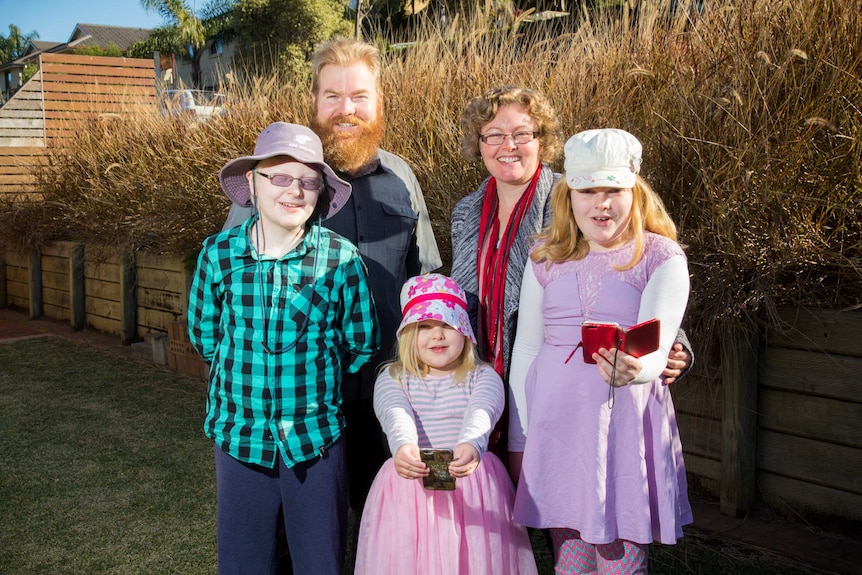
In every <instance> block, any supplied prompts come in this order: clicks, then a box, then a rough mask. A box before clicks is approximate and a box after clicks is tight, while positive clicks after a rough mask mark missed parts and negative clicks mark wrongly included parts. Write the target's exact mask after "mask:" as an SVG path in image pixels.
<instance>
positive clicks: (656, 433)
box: [509, 129, 692, 574]
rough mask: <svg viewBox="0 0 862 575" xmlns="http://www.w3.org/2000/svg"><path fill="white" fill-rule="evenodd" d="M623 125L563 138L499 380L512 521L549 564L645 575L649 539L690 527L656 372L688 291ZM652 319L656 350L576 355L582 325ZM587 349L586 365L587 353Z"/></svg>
mask: <svg viewBox="0 0 862 575" xmlns="http://www.w3.org/2000/svg"><path fill="white" fill-rule="evenodd" d="M641 152H642V147H641V144H640V142H638V140H637V139H636V138H635V137H634V136H633V135H631V134H629V133H628V132H625V131H623V130H615V129H603V130H588V131H586V132H581V133H579V134H576V135H575V136H573V137H572V138H570V139H569V141H568V142H566V145H565V178H563V179H560V180H559V181H558V182H557V183H556V184H555V186H554V189H553V191H552V192H551V194H552V198H551V202H552V209H553V219H552V222H551V224H550V225H549V226H548V228H546V230H545V231H544V232H543V233H542V234H541V236H540V238H539V241H538V242H537V244H536V246H535V247H534V249H533V250H532V251H531V254H530V264H529V265H528V266H527V268H526V269H525V272H524V278H523V283H522V287H521V295H520V307H519V317H518V327H517V336H516V339H515V345H514V348H513V357H512V372H511V376H510V385H511V398H510V399H511V404H510V409H511V411H512V417H511V419H510V427H509V430H510V431H509V433H510V436H509V449H510V466H511V467H512V468H513V469H512V471H514V473H518V475H517V476H518V477H519V480H518V490H517V496H516V499H515V510H514V517H515V521H517V522H518V523H521V524H523V525H527V526H529V527H537V528H548V529H549V530H550V534H551V539H552V541H553V548H554V560H555V569H556V571H555V572H556V573H558V574H564V573H596V572H598V573H605V574H617V573H626V574H628V573H646V572H647V553H648V549H649V544H650V543H652V542H653V541H658V542H660V543H665V544H671V543H675V542H676V540H677V538H679V537H681V536H682V526H683V525H686V524H688V523H691V520H692V518H691V507H690V505H689V503H688V496H687V486H686V480H685V467H684V465H683V459H682V445H681V443H680V440H679V432H678V429H677V426H676V417H675V414H674V407H673V401H672V400H671V396H670V392H669V390H668V387H667V386H666V385H664V384H663V383H662V380H661V379H660V377H659V376H660V374H661V372H662V369H663V368H664V366H665V364H666V362H667V358H668V351H669V350H670V349H671V346H672V345H673V340H674V338H675V337H676V333H677V329H678V328H679V326H680V323H681V321H682V317H683V314H684V312H685V308H686V304H687V301H688V293H689V276H688V266H687V262H686V257H685V254H684V253H683V250H682V248H681V247H680V246H679V244H677V242H676V227H675V226H674V224H673V222H672V221H671V219H670V217H669V216H668V214H667V212H666V210H665V208H664V206H663V204H662V202H661V200H660V198H659V197H658V195H657V194H656V193H655V192H654V191H653V190H652V189H651V188H650V186H649V185H648V184H647V183H646V181H644V180H643V178H641V177H640V176H639V175H638V170H639V168H640V163H641ZM654 318H658V320H659V322H660V333H659V338H658V339H659V343H658V350H657V351H654V352H652V353H647V354H646V355H642V356H641V357H634V355H629V354H628V353H626V352H625V351H622V350H619V349H616V348H615V347H613V346H611V347H610V349H606V348H601V349H599V350H598V352H597V353H592V354H589V356H588V357H584V354H582V353H581V352H580V351H579V352H578V353H576V354H573V353H572V351H573V350H574V349H576V348H578V347H579V345H580V344H579V342H580V341H581V327H582V325H583V324H584V323H585V322H588V321H592V322H609V323H617V324H619V325H620V326H621V327H623V328H628V327H630V326H633V325H635V324H638V323H641V322H644V321H646V320H650V319H654ZM588 359H592V361H594V362H596V364H595V365H593V364H592V363H587V360H588Z"/></svg>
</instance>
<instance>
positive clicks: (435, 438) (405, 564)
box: [355, 274, 536, 575]
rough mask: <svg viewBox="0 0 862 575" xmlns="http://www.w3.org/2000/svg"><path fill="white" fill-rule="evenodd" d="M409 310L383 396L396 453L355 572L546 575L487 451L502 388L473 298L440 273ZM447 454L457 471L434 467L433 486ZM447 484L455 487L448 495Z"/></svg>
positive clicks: (384, 473)
mask: <svg viewBox="0 0 862 575" xmlns="http://www.w3.org/2000/svg"><path fill="white" fill-rule="evenodd" d="M401 309H402V318H403V319H402V321H401V325H400V326H399V328H398V359H397V360H396V361H394V362H393V363H391V364H389V365H386V366H384V368H383V369H382V370H381V372H380V375H379V376H378V378H377V382H376V384H375V388H374V411H375V413H376V414H377V417H378V419H379V420H380V424H381V426H382V427H383V430H384V431H385V432H386V436H387V438H388V441H389V447H390V449H391V451H392V453H393V454H394V456H393V457H392V458H391V459H389V460H387V461H386V463H385V464H384V465H383V467H382V468H381V470H380V471H379V472H378V474H377V477H376V478H375V480H374V483H373V484H372V486H371V491H370V493H369V495H368V500H367V501H366V503H365V509H364V511H363V513H362V522H361V524H360V529H359V544H358V546H357V557H356V569H355V573H356V574H357V575H387V574H391V575H403V574H404V573H411V574H416V575H431V574H437V575H459V574H460V575H468V574H469V575H481V574H486V575H498V574H500V573H506V574H511V575H518V574H522V575H523V574H535V573H536V563H535V560H534V559H533V551H532V548H531V546H530V539H529V536H528V535H527V530H526V529H525V528H524V527H523V526H521V525H517V524H515V523H514V522H513V521H512V502H513V500H514V496H515V490H514V486H513V485H512V482H511V480H510V479H509V475H508V473H507V472H506V469H505V467H503V464H502V462H501V461H500V459H498V458H497V456H496V455H494V454H493V453H491V452H488V451H486V448H487V445H488V436H489V435H490V433H491V430H492V429H493V428H494V424H495V423H496V422H497V419H498V418H499V417H500V414H501V413H502V411H503V403H504V394H503V384H502V381H501V379H500V376H499V375H497V373H496V372H495V371H494V368H493V367H491V366H490V365H487V364H485V363H483V362H480V361H478V360H477V356H476V346H475V344H476V338H475V336H474V335H473V330H472V328H471V327H470V319H469V317H468V315H467V302H466V300H465V296H464V290H462V289H461V287H460V286H458V284H457V283H456V282H455V281H454V280H453V279H451V278H448V277H446V276H443V275H440V274H428V275H425V276H418V277H414V278H411V279H410V280H408V281H407V283H406V284H405V285H404V287H403V289H402V290H401ZM440 449H443V450H451V458H452V459H451V463H448V465H447V464H446V463H443V464H442V466H440V465H434V464H430V465H431V467H434V468H435V469H434V470H433V476H434V477H435V478H437V479H439V480H440V481H438V482H428V486H427V487H426V481H425V479H426V478H428V477H429V476H432V469H431V468H429V465H426V463H425V462H423V454H431V455H432V456H433V455H434V454H433V452H432V450H440ZM440 458H441V457H440V456H438V457H437V459H440ZM447 472H448V473H447ZM448 476H451V478H450V477H448ZM453 478H454V479H453ZM446 479H449V484H448V486H449V487H450V488H451V489H439V487H441V485H440V484H441V483H446Z"/></svg>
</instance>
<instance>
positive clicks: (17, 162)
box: [0, 54, 157, 198]
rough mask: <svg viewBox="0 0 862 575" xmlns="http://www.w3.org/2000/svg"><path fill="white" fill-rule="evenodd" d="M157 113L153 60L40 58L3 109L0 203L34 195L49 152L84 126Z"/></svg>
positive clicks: (0, 120) (0, 116)
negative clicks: (121, 116) (37, 174)
mask: <svg viewBox="0 0 862 575" xmlns="http://www.w3.org/2000/svg"><path fill="white" fill-rule="evenodd" d="M156 112H157V105H156V83H155V70H154V63H153V61H152V60H144V59H135V58H111V57H102V56H76V55H74V54H42V55H40V56H39V69H38V71H37V72H36V74H35V75H34V76H33V77H32V78H30V80H28V81H27V82H26V83H25V84H24V85H23V86H22V87H21V89H20V90H18V91H17V92H16V93H15V94H14V95H13V96H12V97H11V98H10V99H9V101H8V102H6V103H5V104H4V105H3V107H2V108H0V198H2V197H10V195H14V194H22V193H23V194H28V193H33V192H35V188H34V185H33V184H34V182H35V175H34V174H35V171H36V168H37V167H38V165H39V164H41V163H43V162H44V161H45V157H46V153H47V150H48V149H49V148H50V147H52V146H54V147H62V146H65V145H69V144H72V143H74V136H75V134H76V133H78V131H79V128H80V125H81V123H82V122H86V121H89V120H91V119H93V118H96V117H104V116H106V115H107V116H109V115H118V114H126V113H136V114H140V113H150V114H153V113H156Z"/></svg>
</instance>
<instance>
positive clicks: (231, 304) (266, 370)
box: [188, 218, 379, 467]
mask: <svg viewBox="0 0 862 575" xmlns="http://www.w3.org/2000/svg"><path fill="white" fill-rule="evenodd" d="M253 221H254V218H249V219H248V220H246V222H245V223H243V224H242V225H240V226H238V227H235V228H231V229H229V230H225V231H223V232H221V233H218V234H216V235H214V236H210V237H209V238H207V239H206V240H205V241H204V244H203V249H202V250H201V253H200V256H199V257H198V266H197V272H196V273H195V278H194V281H193V283H192V289H191V294H190V297H189V313H188V320H189V336H190V338H191V342H192V344H193V345H194V346H195V348H197V350H198V352H199V353H200V354H201V355H202V356H203V358H204V359H205V360H206V361H207V362H208V363H209V364H210V385H209V397H208V399H207V415H206V420H205V421H204V431H205V432H206V434H207V436H208V437H210V438H212V439H213V440H214V441H215V443H216V445H218V446H219V447H220V448H221V449H222V450H224V451H225V452H226V453H228V454H229V455H231V456H232V457H234V458H235V459H238V460H239V461H244V462H247V463H254V464H257V465H261V466H264V467H273V466H274V465H275V461H276V453H277V452H276V449H278V450H279V451H280V452H281V455H282V458H283V460H284V462H285V464H286V465H288V466H289V467H290V466H293V465H295V464H296V463H299V462H302V461H306V460H309V459H313V458H314V457H317V456H318V455H320V454H322V453H323V452H324V451H325V449H326V448H327V447H329V446H330V445H331V444H332V443H334V442H335V440H336V439H338V437H339V436H340V434H341V431H342V429H343V428H344V416H343V415H342V413H341V374H342V372H347V373H352V372H355V371H356V370H358V369H359V368H360V367H361V366H362V365H363V364H365V363H366V362H367V361H368V360H369V359H370V358H371V356H372V354H373V353H374V352H375V351H376V350H377V347H378V345H379V343H378V341H379V334H378V333H377V331H376V328H375V325H376V318H375V315H374V305H373V301H372V298H371V293H370V292H369V290H368V285H367V283H366V277H365V268H364V266H363V264H362V260H361V259H360V257H359V254H358V252H357V250H356V247H355V246H353V244H351V243H350V242H348V241H347V240H345V239H344V238H342V237H341V236H339V235H338V234H335V233H334V232H331V231H329V230H327V229H326V228H322V227H320V226H318V225H315V226H312V229H311V230H310V231H309V232H308V233H307V234H306V236H305V238H304V239H303V241H302V242H301V243H300V244H299V245H298V246H297V247H296V249H294V250H292V251H291V252H290V253H288V254H286V255H285V256H283V257H281V258H279V259H275V258H271V257H267V256H263V257H262V258H261V261H260V273H258V266H257V260H256V257H257V256H256V255H255V254H254V251H253V249H252V245H251V242H250V241H249V239H248V238H249V229H250V226H251V224H252V223H253ZM315 252H317V254H316V255H317V257H316V265H315ZM261 277H262V278H263V281H262V282H261V281H260V278H261ZM261 288H262V292H261ZM264 312H265V313H266V314H267V330H268V331H267V332H266V333H264V317H263V314H264ZM306 316H308V319H307V320H306ZM264 341H265V343H266V345H267V347H268V348H269V349H270V350H276V351H277V350H280V349H283V348H285V347H287V346H290V345H291V344H294V343H295V345H293V347H291V348H289V349H288V350H287V351H285V352H283V353H268V352H266V351H264V347H263V342H264Z"/></svg>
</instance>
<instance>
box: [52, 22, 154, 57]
mask: <svg viewBox="0 0 862 575" xmlns="http://www.w3.org/2000/svg"><path fill="white" fill-rule="evenodd" d="M149 36H150V29H149V28H127V27H124V26H103V25H101V24H78V25H76V26H75V31H74V32H72V36H71V37H70V38H69V42H68V43H67V44H68V46H69V48H70V49H71V48H78V47H81V46H96V45H98V46H100V47H102V48H106V47H108V45H110V44H116V45H117V47H118V48H119V49H120V50H122V51H123V52H125V51H126V50H128V49H129V46H131V45H132V44H133V43H134V42H137V41H138V40H146V39H147V38H148V37H149Z"/></svg>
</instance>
